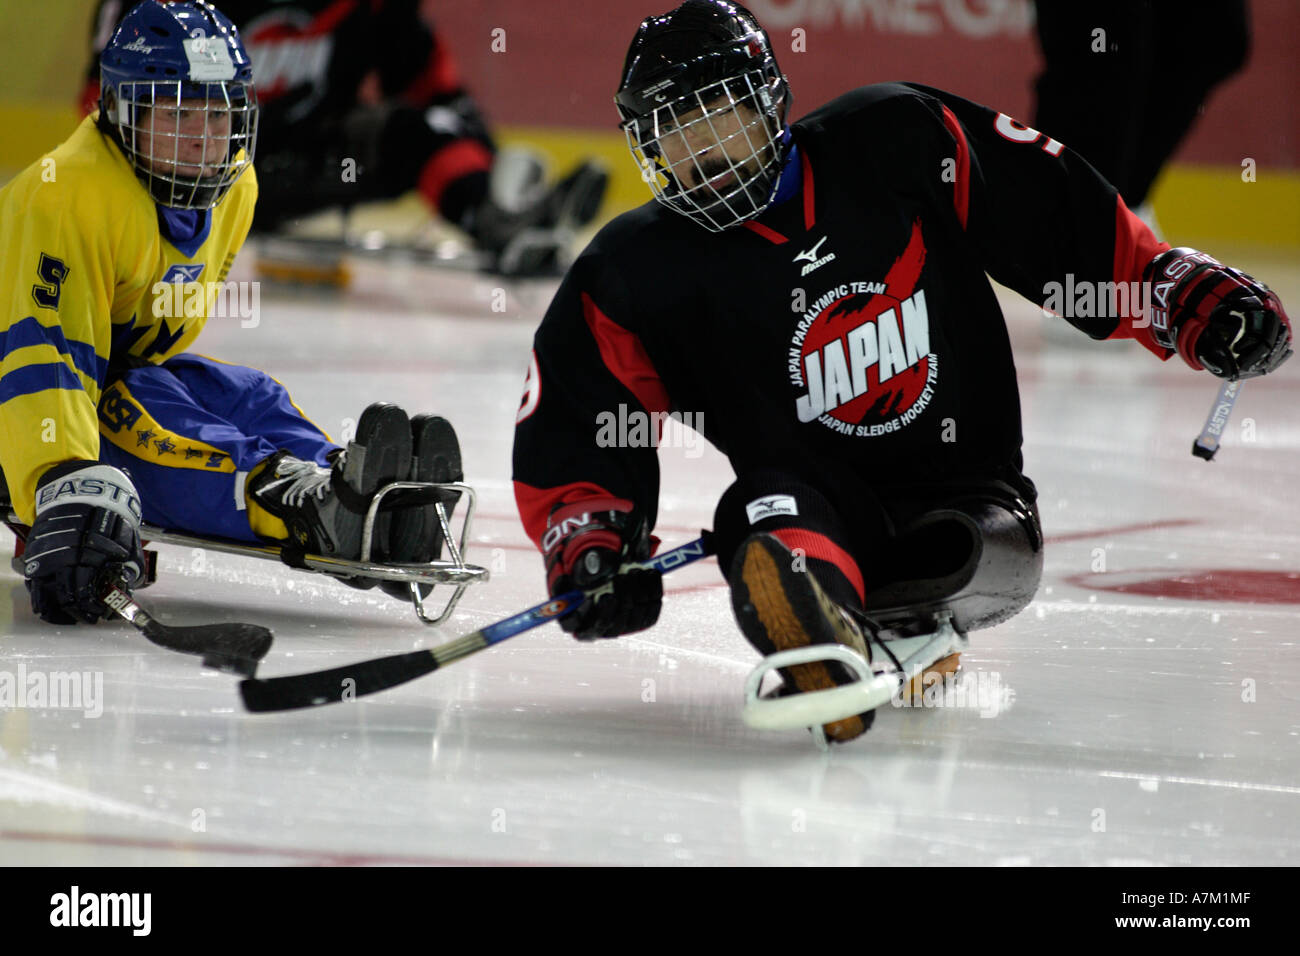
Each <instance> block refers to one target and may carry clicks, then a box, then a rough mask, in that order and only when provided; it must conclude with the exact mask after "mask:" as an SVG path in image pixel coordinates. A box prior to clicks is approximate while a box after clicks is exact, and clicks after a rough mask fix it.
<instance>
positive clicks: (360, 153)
mask: <svg viewBox="0 0 1300 956" xmlns="http://www.w3.org/2000/svg"><path fill="white" fill-rule="evenodd" d="M127 6H129V4H124V3H123V2H122V0H101V2H100V9H99V12H98V14H97V17H96V23H97V27H96V44H95V45H96V53H98V50H99V48H101V47H102V46H103V45H104V43H105V42H106V41H107V39H108V36H109V34H110V33H111V31H112V29H113V26H114V25H115V24H116V23H117V20H118V19H119V17H120V16H121V15H122V14H123V12H124V11H125V9H126V7H127ZM222 7H223V8H224V10H225V13H226V14H227V15H228V16H229V17H230V19H231V20H232V21H234V23H235V25H236V26H238V27H239V31H240V34H241V35H242V36H243V37H244V42H245V43H246V44H247V46H248V49H249V56H250V57H251V59H252V61H253V76H254V80H255V81H256V83H257V91H258V99H259V106H260V108H261V113H262V115H261V124H262V127H261V139H260V142H259V148H260V150H261V153H260V155H259V157H258V170H257V172H258V180H259V183H260V185H261V193H260V196H259V200H258V205H257V218H256V220H255V222H254V227H255V228H256V229H257V230H258V231H267V230H273V229H276V228H277V227H279V226H280V225H282V224H283V223H285V222H286V221H287V220H290V219H293V218H297V217H301V216H305V215H308V214H311V213H315V212H319V211H320V210H322V209H326V208H330V207H338V206H342V207H345V208H346V207H350V206H353V205H355V204H357V203H362V202H373V201H376V200H381V199H391V198H395V197H397V196H400V195H402V194H403V193H405V192H408V191H410V190H417V191H418V192H419V193H420V195H421V196H422V197H423V198H424V200H425V201H426V202H427V203H428V205H429V208H430V209H432V210H436V211H437V212H438V213H439V214H440V215H441V216H442V217H443V218H444V219H446V220H447V221H448V222H451V223H453V224H455V225H457V226H459V227H460V228H461V229H463V230H464V231H465V232H466V233H468V234H469V235H470V236H471V237H472V238H473V239H474V241H475V243H476V244H477V245H478V246H479V247H480V248H482V249H484V250H486V251H487V252H489V253H490V254H491V256H492V262H493V266H494V268H496V269H497V270H499V271H501V272H504V273H530V272H536V271H540V270H545V269H549V268H553V266H554V264H555V262H556V259H557V255H559V254H560V253H561V252H562V248H563V246H564V245H565V244H566V243H567V241H568V239H567V237H568V235H569V234H571V233H572V231H573V230H574V229H576V228H580V227H582V226H584V225H586V224H587V223H589V222H590V221H591V220H592V219H593V218H594V217H595V215H596V212H597V210H598V209H599V207H600V202H601V199H602V197H603V196H604V192H605V186H606V182H607V179H608V177H607V175H606V173H605V171H604V169H603V168H601V167H600V166H599V165H598V164H596V163H593V162H586V163H582V164H580V165H579V166H578V167H577V168H575V169H574V170H572V171H570V172H569V173H568V174H567V175H566V176H565V177H564V178H562V179H561V180H560V181H559V182H558V183H556V184H555V185H554V186H552V187H550V188H547V187H546V186H545V184H544V183H543V182H542V176H543V171H542V169H541V167H540V165H539V164H536V163H530V162H527V161H522V160H523V159H524V157H521V156H520V155H519V154H512V159H513V160H516V161H512V162H509V163H507V164H506V167H505V168H504V169H498V170H497V173H498V175H497V182H496V184H495V187H494V185H493V183H492V178H493V176H492V174H493V169H494V163H495V160H496V157H497V155H498V154H497V147H496V144H495V142H494V141H493V138H492V135H491V132H490V131H489V129H488V125H487V123H486V121H485V120H484V118H483V116H482V114H481V112H480V111H479V108H478V106H477V104H476V103H475V102H474V100H473V99H472V98H471V97H470V95H469V93H468V91H467V90H466V88H465V84H464V81H463V80H462V78H461V76H460V72H459V70H458V69H457V66H456V63H455V60H454V59H453V57H452V55H451V52H450V50H448V49H447V45H446V43H445V42H444V41H443V40H442V38H441V37H440V36H439V35H438V33H437V32H436V30H435V29H434V28H433V25H432V24H430V23H429V22H428V21H427V20H425V19H424V18H423V17H422V16H421V15H420V10H419V7H420V4H419V2H418V0H368V2H364V3H359V2H357V0H288V2H268V0H227V2H225V3H223V4H222ZM98 96H99V76H98V71H97V66H96V65H92V67H91V75H90V76H89V78H88V80H87V84H86V91H85V94H84V95H83V98H82V106H83V109H84V111H85V112H89V111H90V110H91V109H93V108H94V105H95V102H96V99H97V98H98ZM347 160H351V161H352V162H353V163H354V164H355V170H354V173H355V174H354V175H353V174H349V175H346V176H345V175H344V170H345V165H344V163H345V161H347Z"/></svg>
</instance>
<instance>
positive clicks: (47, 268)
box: [32, 252, 70, 312]
mask: <svg viewBox="0 0 1300 956" xmlns="http://www.w3.org/2000/svg"><path fill="white" fill-rule="evenodd" d="M69 271H70V270H69V269H68V267H67V266H66V265H64V264H63V260H62V259H56V258H54V256H51V255H49V254H47V253H44V252H42V253H41V261H40V262H39V263H37V265H36V275H37V276H38V277H39V278H40V280H41V281H40V282H38V283H37V284H36V285H34V286H32V298H33V299H35V300H36V304H37V305H39V306H40V307H41V308H42V309H53V310H54V311H55V312H57V311H59V293H60V292H62V291H63V282H64V280H65V279H67V278H68V272H69Z"/></svg>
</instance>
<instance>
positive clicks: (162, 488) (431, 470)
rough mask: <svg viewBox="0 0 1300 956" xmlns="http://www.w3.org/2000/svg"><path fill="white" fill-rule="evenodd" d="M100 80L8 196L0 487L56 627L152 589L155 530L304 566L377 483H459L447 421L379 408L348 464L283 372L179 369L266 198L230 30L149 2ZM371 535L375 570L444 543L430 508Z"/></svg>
mask: <svg viewBox="0 0 1300 956" xmlns="http://www.w3.org/2000/svg"><path fill="white" fill-rule="evenodd" d="M100 67H101V78H102V79H101V97H100V109H99V111H98V112H97V113H94V114H92V115H91V116H90V117H88V118H87V119H86V120H84V121H83V122H82V124H81V125H80V126H79V127H78V128H77V130H76V132H74V133H73V135H72V136H71V137H70V138H69V139H68V140H67V141H66V142H65V143H63V144H62V145H61V146H59V147H58V148H57V149H55V150H54V151H53V152H51V153H50V154H48V155H47V156H45V157H43V158H42V159H41V160H39V161H38V162H37V163H35V164H33V165H32V166H31V167H29V168H28V169H26V170H25V171H23V172H22V173H20V174H19V175H18V176H17V177H16V178H15V179H14V180H13V181H12V182H10V183H9V184H7V185H6V186H4V187H3V188H2V189H0V235H2V236H3V240H2V241H3V245H0V249H2V250H3V251H2V252H0V310H3V311H2V312H0V470H2V471H3V475H4V479H5V483H6V485H7V486H8V498H9V500H10V502H11V507H12V508H13V510H14V512H15V513H16V514H17V517H18V520H19V522H21V523H22V524H24V525H30V531H26V529H23V532H22V534H21V535H20V537H23V538H25V542H24V545H25V546H24V548H23V549H22V550H21V552H20V553H21V557H22V559H23V561H24V568H25V574H26V579H27V585H28V590H29V591H30V593H31V596H32V607H33V610H34V611H35V612H36V613H37V614H38V615H40V616H41V617H42V618H44V619H45V620H47V621H51V622H54V623H72V622H73V621H74V620H82V621H86V622H92V623H93V622H94V621H96V620H98V619H99V618H100V617H103V616H105V615H106V614H107V608H106V607H105V606H104V604H103V603H102V601H101V600H100V593H101V590H102V588H103V586H104V584H105V578H106V577H107V578H108V579H115V580H118V581H120V582H123V583H125V584H126V585H127V586H128V587H130V586H134V585H137V584H139V583H140V582H141V580H142V577H143V574H144V566H145V560H144V555H143V552H142V550H141V543H140V533H139V529H140V524H141V521H142V520H144V521H147V522H148V523H150V524H153V525H159V526H162V527H166V528H172V529H178V530H183V531H186V532H189V533H192V534H196V535H199V536H204V537H220V538H226V539H233V540H236V541H248V542H256V541H259V540H263V539H271V540H276V541H280V542H282V543H283V544H284V550H285V552H286V560H289V561H290V563H295V561H294V559H293V555H294V554H297V555H301V554H320V555H328V556H333V557H339V558H345V559H355V558H357V557H359V556H360V544H361V535H362V528H363V523H364V514H365V511H366V508H367V507H368V506H369V504H370V501H371V499H372V498H373V496H374V493H375V492H376V491H377V490H378V489H379V488H381V487H382V486H384V485H386V484H389V483H391V482H394V481H405V480H408V479H411V480H419V481H449V480H455V481H459V480H460V477H461V476H460V463H459V450H458V448H457V446H456V438H455V433H454V431H453V430H452V429H451V426H450V425H449V424H448V423H447V422H446V421H445V420H444V419H441V418H437V417H436V416H417V417H416V418H415V419H414V420H408V418H407V416H406V413H405V412H404V411H403V410H402V409H400V408H398V407H396V406H394V405H389V404H383V403H379V404H375V405H372V406H371V407H369V408H367V409H366V410H365V412H364V413H363V414H362V416H361V418H360V420H359V422H358V425H357V433H356V438H355V441H354V442H353V443H352V444H351V445H350V446H349V448H348V450H347V451H344V450H342V449H340V448H339V447H338V446H337V445H335V444H334V443H333V442H332V441H331V440H330V439H329V437H328V436H327V435H326V434H325V433H324V432H323V431H321V430H320V429H319V428H318V427H317V426H315V425H314V424H312V423H311V422H310V421H309V420H308V419H306V418H305V417H304V416H303V414H302V412H301V411H300V410H299V409H298V408H297V407H296V406H295V405H294V404H293V402H292V400H291V399H290V398H289V395H288V393H287V392H286V391H285V389H284V388H283V387H282V386H281V385H280V384H279V383H278V382H276V381H274V380H273V379H272V378H270V376H268V375H266V374H265V373H263V372H260V371H258V370H256V369H251V368H245V367H242V366H236V365H229V364H225V363H222V362H218V361H215V360H213V359H209V358H206V357H203V356H199V355H194V354H190V353H187V352H186V349H188V348H189V347H190V346H191V344H192V343H193V342H194V340H195V339H196V338H197V337H198V335H199V333H200V332H201V331H202V329H203V326H204V324H205V323H206V321H207V318H208V315H209V313H210V312H211V311H212V310H213V306H214V304H216V303H217V300H218V297H219V296H223V295H228V290H227V288H226V278H227V274H228V273H229V271H230V267H231V264H232V263H233V261H234V258H235V255H236V254H237V253H238V251H239V248H240V246H241V245H242V243H243V241H244V239H245V237H246V236H247V234H248V231H249V227H250V225H251V223H252V219H253V209H254V205H255V203H256V200H257V180H256V178H255V175H254V173H253V167H252V162H253V155H254V151H255V145H256V140H257V111H258V108H257V98H256V94H255V92H254V89H253V84H252V67H251V64H250V62H249V59H248V56H247V53H246V52H245V50H244V47H243V45H242V43H241V41H240V38H239V34H238V31H237V30H236V28H235V27H234V25H233V24H232V23H231V22H230V21H229V20H228V19H227V18H226V17H225V16H224V15H222V14H221V13H220V12H218V11H217V10H216V9H214V8H213V7H212V6H211V5H210V4H207V3H204V2H191V3H166V4H163V3H156V2H154V0H146V2H143V3H140V4H139V5H137V6H136V7H134V8H133V9H132V10H131V11H130V12H128V13H127V15H126V16H125V17H124V18H123V20H122V23H121V24H120V25H119V26H118V28H117V30H116V32H115V33H114V35H113V37H112V39H111V40H110V41H109V43H108V45H107V46H106V47H105V49H104V52H103V55H102V57H101V60H100ZM385 500H386V502H387V499H385ZM374 531H375V541H376V543H375V547H374V548H373V549H372V554H371V557H372V558H373V559H375V560H380V561H384V560H387V561H405V562H412V561H414V562H424V561H429V560H432V559H433V558H435V557H436V556H437V551H438V549H439V547H440V541H439V540H438V537H439V534H438V527H437V522H436V517H435V515H434V513H433V508H432V507H431V506H429V505H428V504H427V503H425V502H423V501H421V502H418V503H413V502H411V501H409V500H408V501H407V502H405V503H404V504H402V505H401V506H400V507H399V506H397V505H396V504H395V505H394V506H393V507H392V508H387V507H386V509H385V510H384V511H383V512H382V513H381V516H380V520H379V521H378V522H377V523H376V525H375V529H374ZM299 560H300V559H299ZM349 583H354V584H357V586H370V583H373V582H370V583H366V582H359V581H350V582H349ZM384 587H385V590H388V591H390V593H394V594H395V595H396V596H399V597H403V598H406V597H408V596H409V589H408V588H406V587H405V586H403V585H399V584H395V583H393V582H385V584H384Z"/></svg>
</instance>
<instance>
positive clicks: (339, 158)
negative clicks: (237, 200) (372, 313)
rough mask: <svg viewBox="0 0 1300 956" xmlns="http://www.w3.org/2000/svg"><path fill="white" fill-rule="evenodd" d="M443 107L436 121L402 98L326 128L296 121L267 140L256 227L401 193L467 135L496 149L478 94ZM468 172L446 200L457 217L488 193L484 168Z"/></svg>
mask: <svg viewBox="0 0 1300 956" xmlns="http://www.w3.org/2000/svg"><path fill="white" fill-rule="evenodd" d="M439 109H440V110H441V111H442V112H441V114H440V118H439V119H438V120H437V122H436V124H435V122H434V121H431V120H430V118H429V117H430V116H431V115H432V114H431V113H430V111H428V110H423V109H416V108H414V107H409V106H404V105H395V104H385V105H380V106H357V107H354V108H352V109H351V110H349V111H348V112H347V113H346V114H344V115H343V116H342V117H341V118H339V119H338V120H335V121H333V122H329V123H326V124H325V125H324V126H323V127H320V128H313V129H310V130H308V129H300V128H298V127H289V128H287V129H283V130H281V131H279V135H278V136H277V137H276V138H275V139H274V140H264V141H263V143H262V144H261V148H260V149H259V153H258V156H257V157H256V163H257V179H258V187H259V188H258V200H257V217H256V219H255V220H254V226H255V228H257V229H258V230H263V231H264V230H269V229H274V228H276V227H277V226H279V225H280V224H281V223H282V222H284V221H285V220H286V219H293V218H296V217H299V216H305V215H310V214H312V213H316V212H319V211H321V210H322V209H329V208H334V207H340V206H341V207H344V208H347V207H350V206H353V205H356V204H357V203H363V202H375V201H377V200H383V199H395V198H396V197H398V196H401V195H402V194H403V193H406V192H408V191H409V190H412V189H414V188H416V185H417V184H418V182H419V179H420V173H421V172H422V171H423V170H424V167H425V164H426V163H428V161H429V160H430V159H431V158H432V157H433V156H434V155H435V154H436V153H438V152H440V151H441V150H444V149H446V148H447V147H448V146H450V145H452V144H453V143H457V142H460V141H462V140H466V139H470V140H474V141H476V142H478V143H481V144H482V145H483V146H485V147H486V148H487V150H488V151H489V152H494V151H495V146H494V145H493V142H492V139H491V137H490V136H489V135H488V132H487V127H486V126H485V125H484V123H483V120H482V117H481V116H480V115H479V113H478V110H477V107H476V106H475V105H474V103H473V101H472V100H470V99H469V98H468V97H459V98H457V99H455V100H453V101H451V102H449V103H447V104H443V105H442V106H440V107H439ZM465 178H466V180H467V181H466V182H464V183H457V184H455V185H453V186H452V187H449V188H448V189H447V190H446V191H445V192H444V194H443V198H442V200H441V201H440V204H439V205H440V207H441V208H440V210H439V211H440V212H441V213H442V214H443V216H444V217H445V218H447V219H448V220H450V221H452V222H458V221H459V220H460V219H461V217H462V215H463V214H464V213H465V212H466V211H468V210H469V209H472V208H476V207H477V206H478V205H479V204H480V203H481V202H482V201H483V200H484V199H485V198H486V196H487V188H488V187H487V182H488V178H487V175H486V174H485V173H475V174H471V175H470V176H467V177H465ZM470 180H472V181H470Z"/></svg>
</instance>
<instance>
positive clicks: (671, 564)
mask: <svg viewBox="0 0 1300 956" xmlns="http://www.w3.org/2000/svg"><path fill="white" fill-rule="evenodd" d="M710 553H711V552H710V550H709V548H708V546H707V545H706V544H705V542H704V539H703V538H696V539H695V540H694V541H691V542H689V543H687V544H684V545H682V546H681V547H679V548H673V549H672V550H671V551H665V552H664V553H663V554H657V555H655V556H654V557H653V558H651V559H650V560H649V561H644V562H642V564H643V565H644V566H645V567H647V568H651V569H652V570H655V571H659V572H660V573H663V572H667V571H673V570H676V569H677V568H680V567H682V566H684V565H687V564H690V563H691V562H692V561H698V560H700V558H707V557H708V556H709V554H710ZM586 596H587V595H586V594H585V593H584V592H582V591H568V592H566V593H564V594H560V595H557V596H555V597H553V598H551V599H550V600H549V601H543V602H542V603H541V604H536V605H534V606H532V607H530V608H529V609H528V610H526V611H520V612H519V613H518V614H516V615H514V616H513V617H508V618H506V619H505V620H504V621H497V622H496V623H495V624H489V625H488V626H487V627H485V628H483V629H482V630H481V631H479V634H481V635H482V637H483V643H484V644H498V643H500V642H501V641H504V640H506V639H507V638H511V637H514V636H515V635H516V634H522V633H523V632H524V631H529V630H532V629H533V628H535V627H537V626H538V625H541V624H545V623H546V622H547V621H556V620H559V619H560V618H562V617H564V616H565V615H566V614H572V613H573V612H574V611H576V610H577V609H578V608H579V607H581V606H582V602H583V601H584V600H585V599H586Z"/></svg>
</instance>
